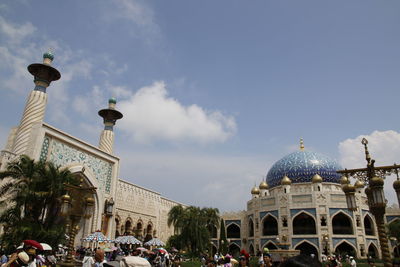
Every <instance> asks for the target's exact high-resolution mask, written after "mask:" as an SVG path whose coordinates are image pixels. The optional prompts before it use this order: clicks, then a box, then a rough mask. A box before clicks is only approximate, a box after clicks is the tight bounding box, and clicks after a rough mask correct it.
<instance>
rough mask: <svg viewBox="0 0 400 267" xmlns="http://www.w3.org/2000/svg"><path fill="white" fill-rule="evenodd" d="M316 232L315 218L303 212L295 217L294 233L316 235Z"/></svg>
mask: <svg viewBox="0 0 400 267" xmlns="http://www.w3.org/2000/svg"><path fill="white" fill-rule="evenodd" d="M316 233H317V230H316V228H315V220H314V218H313V217H312V216H310V215H308V214H307V213H305V212H302V213H300V214H299V215H297V216H296V217H295V218H294V219H293V234H294V235H315V234H316Z"/></svg>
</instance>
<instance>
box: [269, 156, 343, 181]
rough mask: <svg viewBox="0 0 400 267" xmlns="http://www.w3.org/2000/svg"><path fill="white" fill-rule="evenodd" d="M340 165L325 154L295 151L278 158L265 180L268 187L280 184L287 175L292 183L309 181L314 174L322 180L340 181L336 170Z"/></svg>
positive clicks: (339, 168)
mask: <svg viewBox="0 0 400 267" xmlns="http://www.w3.org/2000/svg"><path fill="white" fill-rule="evenodd" d="M341 169H342V167H341V166H340V165H339V164H338V163H337V162H336V161H334V160H332V159H330V158H328V157H327V156H324V155H321V154H318V153H315V152H310V151H297V152H294V153H291V154H289V155H287V156H285V157H283V158H282V159H280V160H278V161H277V162H276V163H275V164H274V165H273V166H272V167H271V169H270V170H269V172H268V174H267V179H266V182H267V184H268V185H269V186H270V187H274V186H277V185H280V184H281V179H282V178H283V177H284V176H285V175H287V176H288V177H289V178H290V179H291V180H292V183H306V182H311V179H312V177H313V176H314V175H315V174H319V175H320V176H321V177H322V178H323V181H324V182H331V183H340V182H339V180H340V177H341V176H340V174H338V173H336V171H338V170H341Z"/></svg>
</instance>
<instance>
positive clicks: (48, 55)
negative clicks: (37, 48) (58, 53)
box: [43, 48, 54, 65]
mask: <svg viewBox="0 0 400 267" xmlns="http://www.w3.org/2000/svg"><path fill="white" fill-rule="evenodd" d="M51 50H52V49H51V48H49V50H47V52H46V53H44V54H43V64H46V65H51V62H52V61H53V59H54V55H53V53H52V51H51Z"/></svg>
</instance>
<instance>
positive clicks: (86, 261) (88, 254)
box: [82, 250, 94, 267]
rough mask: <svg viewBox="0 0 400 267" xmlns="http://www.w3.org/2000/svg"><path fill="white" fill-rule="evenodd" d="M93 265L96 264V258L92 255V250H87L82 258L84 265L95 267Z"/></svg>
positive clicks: (84, 266) (85, 266)
mask: <svg viewBox="0 0 400 267" xmlns="http://www.w3.org/2000/svg"><path fill="white" fill-rule="evenodd" d="M93 266H94V259H93V257H92V253H91V252H90V250H87V251H86V252H85V256H84V257H83V260H82V267H93Z"/></svg>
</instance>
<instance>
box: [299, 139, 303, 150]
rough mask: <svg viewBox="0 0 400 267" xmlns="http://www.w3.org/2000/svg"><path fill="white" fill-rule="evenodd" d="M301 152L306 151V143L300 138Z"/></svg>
mask: <svg viewBox="0 0 400 267" xmlns="http://www.w3.org/2000/svg"><path fill="white" fill-rule="evenodd" d="M300 151H304V142H303V138H300Z"/></svg>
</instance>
